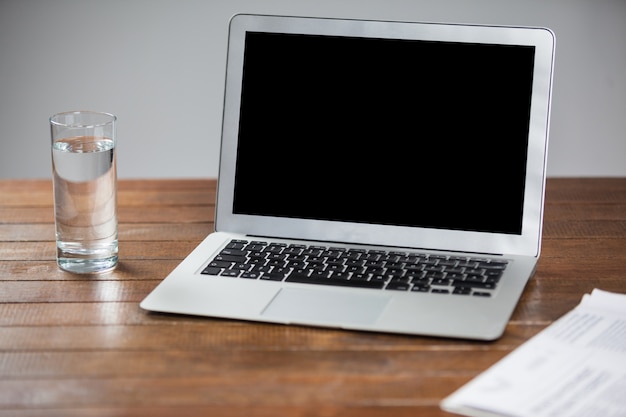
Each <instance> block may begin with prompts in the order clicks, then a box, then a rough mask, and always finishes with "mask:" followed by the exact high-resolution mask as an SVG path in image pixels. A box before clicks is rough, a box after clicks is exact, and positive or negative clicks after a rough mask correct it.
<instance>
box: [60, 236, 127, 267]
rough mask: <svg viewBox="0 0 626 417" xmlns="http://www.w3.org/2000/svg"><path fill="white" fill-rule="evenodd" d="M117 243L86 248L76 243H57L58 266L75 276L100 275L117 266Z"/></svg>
mask: <svg viewBox="0 0 626 417" xmlns="http://www.w3.org/2000/svg"><path fill="white" fill-rule="evenodd" d="M117 261H118V256H117V241H115V242H109V243H108V244H106V245H101V244H100V245H95V247H91V248H85V246H84V245H78V244H76V243H63V242H57V265H59V268H61V269H63V270H64V271H67V272H72V273H74V274H99V273H103V272H108V271H112V270H113V269H115V267H116V266H117Z"/></svg>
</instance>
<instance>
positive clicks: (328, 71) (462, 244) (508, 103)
mask: <svg viewBox="0 0 626 417" xmlns="http://www.w3.org/2000/svg"><path fill="white" fill-rule="evenodd" d="M553 50H554V37H553V34H552V33H551V32H550V31H549V30H547V29H536V28H510V27H493V26H490V27H487V26H474V25H451V24H433V23H405V22H372V21H358V20H339V19H319V18H300V17H278V16H255V15H237V16H235V17H233V19H232V21H231V24H230V34H229V45H228V58H227V69H226V74H227V76H226V87H225V88H226V91H225V102H224V118H223V132H222V150H221V160H220V173H219V186H218V195H217V207H216V230H217V231H227V232H233V233H241V234H247V235H253V236H266V237H280V238H295V239H307V240H314V241H315V240H319V241H334V242H346V243H358V244H374V245H388V246H396V247H398V246H402V247H412V248H429V249H439V250H448V251H463V252H475V253H494V254H515V255H531V256H537V255H538V254H539V247H540V240H541V223H542V210H543V195H544V181H545V161H546V154H547V138H548V127H549V126H548V124H549V109H550V90H551V88H550V87H551V80H552V60H553Z"/></svg>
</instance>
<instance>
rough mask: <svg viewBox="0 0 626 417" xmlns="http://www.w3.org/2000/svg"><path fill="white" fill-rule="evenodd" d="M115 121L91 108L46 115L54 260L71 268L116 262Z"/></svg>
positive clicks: (93, 269)
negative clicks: (50, 170)
mask: <svg viewBox="0 0 626 417" xmlns="http://www.w3.org/2000/svg"><path fill="white" fill-rule="evenodd" d="M116 120H117V118H116V117H115V116H114V115H112V114H109V113H99V112H91V111H76V112H66V113H59V114H55V115H54V116H52V117H51V118H50V131H51V136H52V176H53V185H54V215H55V226H56V245H57V263H58V265H59V267H60V268H61V269H64V270H66V271H69V272H74V273H100V272H106V271H110V270H112V269H113V268H115V266H116V265H117V257H118V248H117V171H116V162H115V160H116V155H115V154H116V151H115V146H116V137H115V124H116Z"/></svg>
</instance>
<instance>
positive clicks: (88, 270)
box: [57, 256, 117, 274]
mask: <svg viewBox="0 0 626 417" xmlns="http://www.w3.org/2000/svg"><path fill="white" fill-rule="evenodd" d="M57 265H59V268H61V269H62V270H64V271H67V272H72V273H74V274H100V273H103V272H109V271H112V270H113V269H115V267H116V266H117V256H112V257H110V258H105V259H76V258H58V259H57Z"/></svg>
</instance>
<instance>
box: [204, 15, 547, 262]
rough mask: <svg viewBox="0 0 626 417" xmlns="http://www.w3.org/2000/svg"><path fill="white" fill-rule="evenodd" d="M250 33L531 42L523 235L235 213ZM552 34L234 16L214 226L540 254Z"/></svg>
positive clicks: (476, 27) (255, 232) (249, 232)
mask: <svg viewBox="0 0 626 417" xmlns="http://www.w3.org/2000/svg"><path fill="white" fill-rule="evenodd" d="M247 31H254V32H276V33H298V34H315V35H332V36H356V37H375V38H390V39H394V38H399V39H419V40H429V41H450V42H472V43H493V44H511V45H529V46H534V47H535V67H534V73H533V88H532V101H531V112H530V125H529V126H530V129H529V138H528V156H527V166H526V172H527V178H526V185H525V191H524V207H523V213H524V215H523V220H522V232H521V234H520V235H513V234H499V233H484V232H471V231H458V230H442V229H428V228H415V227H411V228H410V227H403V226H393V225H376V224H363V223H350V222H333V221H325V220H308V219H291V218H276V217H270V216H255V215H242V214H235V213H233V210H232V208H233V197H234V193H233V191H234V186H235V183H234V181H235V168H236V161H237V142H238V131H239V109H240V101H241V91H242V88H241V87H242V85H241V81H242V76H243V58H244V48H245V34H246V32H247ZM553 58H554V34H553V33H552V32H551V31H550V30H549V29H545V28H528V27H503V26H479V25H459V24H443V23H412V22H397V21H394V22H385V21H364V20H345V19H328V18H308V17H286V16H263V15H246V14H240V15H235V16H234V17H233V18H232V19H231V22H230V26H229V41H228V54H227V67H226V85H225V94H224V113H223V126H222V143H221V154H220V168H219V186H218V191H217V204H216V219H215V229H216V230H217V231H225V232H231V233H241V234H247V235H251V236H267V237H276V238H291V239H300V240H312V241H328V242H343V243H353V244H369V245H377V246H391V247H408V248H427V249H436V250H446V251H460V252H473V253H490V254H514V255H528V256H535V257H536V256H538V255H539V252H540V246H541V231H542V220H543V200H544V187H545V175H546V171H545V164H546V159H547V145H548V133H549V113H550V99H551V97H550V94H551V84H552V72H553Z"/></svg>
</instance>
